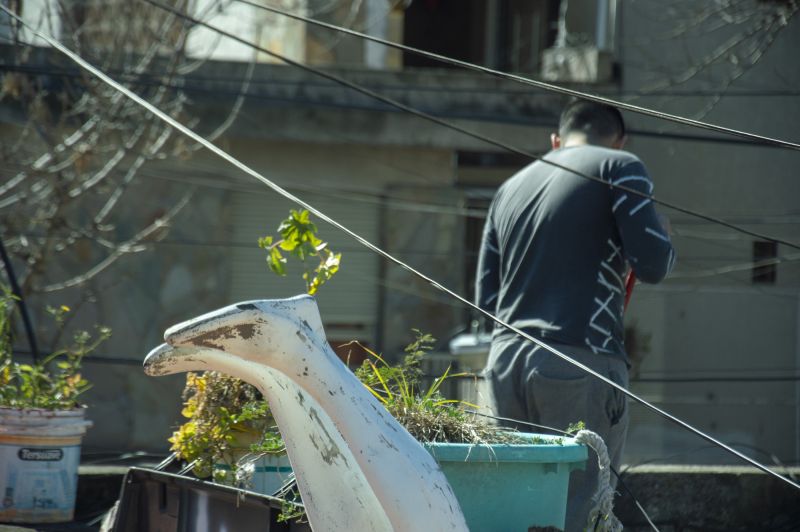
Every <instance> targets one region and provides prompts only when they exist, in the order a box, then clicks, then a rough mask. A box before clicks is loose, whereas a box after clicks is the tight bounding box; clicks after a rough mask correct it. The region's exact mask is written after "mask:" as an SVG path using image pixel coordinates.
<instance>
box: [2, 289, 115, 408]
mask: <svg viewBox="0 0 800 532" xmlns="http://www.w3.org/2000/svg"><path fill="white" fill-rule="evenodd" d="M0 291H1V292H0V406H3V407H9V408H44V409H47V410H68V409H72V408H77V407H79V406H80V403H79V402H78V398H79V397H80V395H81V394H83V393H84V392H86V391H87V390H88V389H89V388H91V385H90V384H89V382H88V381H87V380H86V379H85V378H84V377H83V376H82V375H81V362H82V361H83V358H84V357H85V356H86V355H88V354H89V353H91V352H92V351H94V350H95V349H97V347H98V346H99V345H100V344H101V343H103V342H104V341H106V340H107V339H108V338H109V337H110V336H111V330H110V329H108V328H107V327H98V328H97V331H96V333H95V334H94V335H92V334H90V333H88V332H87V331H78V332H77V333H75V335H74V336H73V338H72V342H71V343H70V344H69V345H68V346H67V347H65V348H63V349H59V350H57V351H55V352H53V353H52V354H50V355H49V356H47V357H45V358H44V359H43V360H40V361H39V362H37V363H32V364H22V363H19V362H16V361H14V359H13V356H12V355H13V349H12V347H13V339H12V337H11V315H12V312H13V308H14V299H15V298H14V296H13V295H12V294H11V293H10V292H9V290H8V288H7V287H5V286H0ZM69 310H70V309H69V307H67V306H63V305H62V306H61V307H59V308H57V309H56V308H52V307H48V309H47V311H48V313H50V314H51V315H52V316H53V318H54V319H55V321H56V323H57V324H58V325H59V326H62V325H63V323H64V316H65V315H66V313H67V312H69Z"/></svg>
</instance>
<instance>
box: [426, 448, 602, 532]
mask: <svg viewBox="0 0 800 532" xmlns="http://www.w3.org/2000/svg"><path fill="white" fill-rule="evenodd" d="M520 436H522V437H524V438H526V439H530V440H534V439H544V440H547V441H549V442H551V443H531V444H529V445H528V444H515V445H508V444H499V445H467V444H461V443H426V444H424V445H425V448H426V449H428V451H429V452H430V453H431V454H432V455H433V457H434V458H435V459H436V461H437V462H438V463H439V465H440V466H441V468H442V471H443V472H444V474H445V476H446V477H447V480H448V481H449V482H450V486H452V488H453V491H454V492H455V494H456V498H457V499H458V502H459V504H461V510H462V511H463V512H464V517H465V518H466V520H467V525H468V526H469V529H470V530H471V531H473V532H495V531H496V532H527V530H528V528H529V527H532V526H537V527H545V526H554V527H557V528H561V529H563V528H564V518H565V516H566V511H567V488H568V487H569V474H570V472H571V471H572V470H573V469H583V468H584V467H585V465H586V458H587V452H586V447H585V446H584V445H582V444H579V443H575V440H573V439H571V438H559V437H556V436H550V435H544V434H520ZM559 442H560V443H559Z"/></svg>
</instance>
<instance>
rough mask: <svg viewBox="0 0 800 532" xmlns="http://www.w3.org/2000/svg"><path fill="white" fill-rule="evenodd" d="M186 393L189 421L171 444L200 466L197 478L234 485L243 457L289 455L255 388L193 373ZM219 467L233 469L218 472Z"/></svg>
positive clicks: (214, 375) (209, 373)
mask: <svg viewBox="0 0 800 532" xmlns="http://www.w3.org/2000/svg"><path fill="white" fill-rule="evenodd" d="M183 394H184V400H185V402H184V408H183V411H182V412H181V413H182V415H183V416H184V417H186V418H188V421H187V422H186V423H184V424H183V425H181V426H180V427H179V428H178V430H177V431H175V432H174V433H173V435H172V437H171V438H169V442H170V443H172V448H171V450H172V451H175V453H176V454H177V455H178V457H179V458H181V459H183V460H186V461H187V462H194V474H195V475H196V476H197V477H199V478H205V477H208V476H211V475H212V473H214V475H215V479H216V480H230V479H232V478H234V477H235V476H236V473H237V462H238V460H239V458H241V457H242V456H243V455H245V454H248V453H256V454H283V453H284V452H285V447H284V445H283V440H281V437H280V434H279V433H278V432H277V431H276V430H275V426H274V425H275V421H274V419H273V418H272V413H271V412H270V410H269V405H268V404H267V402H266V401H265V400H264V399H263V398H262V397H261V394H260V393H259V392H258V390H256V389H255V388H254V387H253V386H251V385H249V384H247V383H245V382H243V381H241V380H239V379H235V378H233V377H229V376H227V375H223V374H221V373H217V372H214V371H207V372H205V373H203V374H202V375H198V374H196V373H188V374H187V375H186V388H185V389H184V392H183ZM215 464H221V465H223V466H227V469H226V468H225V467H223V468H219V469H218V470H217V471H215V469H214V466H215ZM220 477H222V478H220Z"/></svg>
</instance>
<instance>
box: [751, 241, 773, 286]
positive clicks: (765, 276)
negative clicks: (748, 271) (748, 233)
mask: <svg viewBox="0 0 800 532" xmlns="http://www.w3.org/2000/svg"><path fill="white" fill-rule="evenodd" d="M777 257H778V244H777V242H767V241H764V240H756V241H755V242H753V262H754V263H756V264H754V265H753V284H775V281H776V280H777V277H778V266H777V264H775V263H771V264H761V265H758V263H760V262H763V261H768V260H769V259H775V258H777Z"/></svg>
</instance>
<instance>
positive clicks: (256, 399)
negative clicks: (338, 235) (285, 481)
mask: <svg viewBox="0 0 800 532" xmlns="http://www.w3.org/2000/svg"><path fill="white" fill-rule="evenodd" d="M278 233H279V235H280V238H277V239H276V238H274V237H272V236H265V237H263V238H259V240H258V245H259V247H261V248H262V249H264V250H265V251H266V252H267V257H266V260H267V265H268V266H269V269H270V270H272V271H273V272H274V273H276V274H277V275H281V276H285V275H286V274H287V268H286V265H287V262H288V261H287V257H288V256H291V257H294V258H295V259H297V260H298V261H300V263H302V265H303V268H304V273H303V280H304V281H305V283H306V290H307V292H308V293H309V294H311V295H313V294H315V293H316V292H317V290H319V288H320V287H321V286H322V285H323V284H325V282H326V281H328V280H330V278H331V277H333V276H334V275H335V274H336V272H337V271H338V270H339V263H340V261H341V253H333V252H332V251H330V250H329V249H328V244H327V243H326V242H323V241H322V240H321V239H320V238H319V236H317V226H316V225H314V223H313V222H312V221H311V219H310V217H309V213H308V211H305V210H301V211H296V210H291V211H290V214H289V216H288V217H287V218H286V219H285V220H283V221H282V222H281V224H280V226H279V227H278ZM311 259H316V260H317V264H316V266H315V267H312V265H310V264H309V261H311V262H313V261H312V260H311ZM183 398H184V409H183V412H182V414H183V416H184V417H185V418H187V421H186V422H185V423H184V424H183V425H181V426H180V427H179V428H178V430H177V431H175V432H174V433H173V435H172V437H171V438H169V442H170V443H171V444H172V448H171V450H172V451H175V453H176V454H177V455H178V457H179V458H181V459H183V460H186V461H187V462H193V463H194V474H195V475H196V476H198V477H200V478H205V477H209V476H212V475H213V476H214V478H215V480H219V481H222V482H225V483H228V484H230V483H232V482H233V480H234V479H238V478H239V476H240V474H241V473H242V472H243V471H244V468H243V467H242V466H243V465H244V460H242V461H241V465H240V459H242V458H244V457H246V458H247V459H248V460H249V459H250V458H252V456H253V455H256V456H257V455H260V454H283V453H284V452H285V447H284V444H283V440H282V439H281V436H280V433H278V431H277V428H276V427H275V426H274V425H275V422H274V420H273V418H272V413H271V412H270V410H269V405H268V404H267V402H266V401H265V400H264V399H263V398H262V397H261V394H260V393H259V392H258V390H257V389H256V388H255V387H253V386H251V385H250V384H247V383H245V382H243V381H241V380H239V379H235V378H233V377H228V376H225V375H222V374H219V373H216V372H205V373H203V374H202V375H198V374H195V373H189V374H187V376H186V387H185V388H184V392H183ZM248 455H249V456H248ZM215 465H216V466H218V467H216V468H215Z"/></svg>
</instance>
